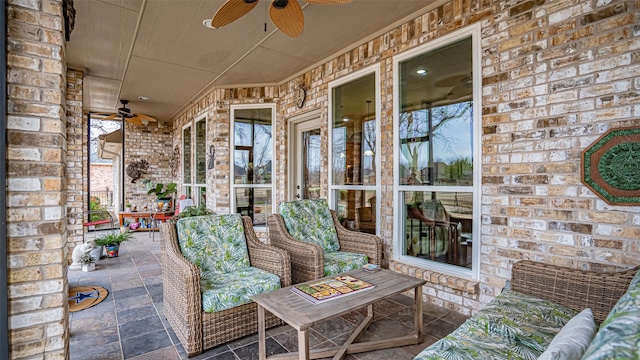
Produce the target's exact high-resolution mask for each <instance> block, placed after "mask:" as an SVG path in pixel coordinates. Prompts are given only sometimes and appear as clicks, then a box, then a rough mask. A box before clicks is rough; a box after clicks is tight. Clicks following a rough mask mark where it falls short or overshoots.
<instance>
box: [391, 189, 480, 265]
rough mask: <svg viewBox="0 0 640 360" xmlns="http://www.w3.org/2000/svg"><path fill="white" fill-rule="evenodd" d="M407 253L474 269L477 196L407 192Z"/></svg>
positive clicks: (462, 193) (453, 193) (405, 222)
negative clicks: (474, 211) (475, 201)
mask: <svg viewBox="0 0 640 360" xmlns="http://www.w3.org/2000/svg"><path fill="white" fill-rule="evenodd" d="M402 213H403V216H402V219H403V221H404V254H405V255H410V256H415V257H419V258H423V259H428V260H434V261H438V262H444V263H447V264H454V265H460V266H465V267H471V259H472V251H471V248H472V246H473V193H467V192H433V193H431V192H418V191H406V192H404V206H403V209H402Z"/></svg>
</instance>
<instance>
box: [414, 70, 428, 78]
mask: <svg viewBox="0 0 640 360" xmlns="http://www.w3.org/2000/svg"><path fill="white" fill-rule="evenodd" d="M416 74H418V75H420V76H426V75H427V69H418V70H416Z"/></svg>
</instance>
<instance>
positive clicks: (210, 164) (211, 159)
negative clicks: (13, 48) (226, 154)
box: [207, 145, 216, 170]
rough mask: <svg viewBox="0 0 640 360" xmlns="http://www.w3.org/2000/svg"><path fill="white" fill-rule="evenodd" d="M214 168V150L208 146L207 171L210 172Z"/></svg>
mask: <svg viewBox="0 0 640 360" xmlns="http://www.w3.org/2000/svg"><path fill="white" fill-rule="evenodd" d="M215 166H216V148H215V147H214V146H213V145H209V162H208V163H207V170H211V169H213V168H214V167H215Z"/></svg>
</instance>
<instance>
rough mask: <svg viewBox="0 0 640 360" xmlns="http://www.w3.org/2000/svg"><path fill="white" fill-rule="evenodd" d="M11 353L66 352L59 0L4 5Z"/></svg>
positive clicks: (60, 355)
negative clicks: (6, 32) (5, 10)
mask: <svg viewBox="0 0 640 360" xmlns="http://www.w3.org/2000/svg"><path fill="white" fill-rule="evenodd" d="M7 29H8V37H7V94H8V100H7V112H8V114H7V142H8V144H7V178H8V180H7V223H8V224H7V253H8V254H7V257H8V259H7V260H8V261H7V262H8V273H9V275H8V289H7V297H8V304H9V336H10V354H11V355H10V356H11V358H12V359H23V358H25V359H26V358H29V359H32V358H47V359H65V358H67V357H68V348H69V347H68V331H69V330H68V320H67V318H68V306H67V302H66V295H65V293H66V292H67V288H68V284H67V273H66V266H65V259H66V256H67V250H66V243H67V237H66V221H65V217H66V205H65V204H66V201H67V196H66V188H67V180H66V176H65V172H66V126H65V97H64V92H65V87H66V69H65V64H64V56H65V55H64V37H63V34H62V29H63V18H62V3H61V2H60V1H58V0H47V1H39V0H29V1H27V0H13V1H9V2H8V5H7Z"/></svg>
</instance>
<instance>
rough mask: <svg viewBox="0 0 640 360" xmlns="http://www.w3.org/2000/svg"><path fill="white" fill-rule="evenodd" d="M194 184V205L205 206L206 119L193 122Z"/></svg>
mask: <svg viewBox="0 0 640 360" xmlns="http://www.w3.org/2000/svg"><path fill="white" fill-rule="evenodd" d="M194 142H195V144H194V145H195V149H196V151H195V182H194V185H193V188H194V196H193V201H194V203H195V204H196V205H200V204H202V205H204V204H206V197H207V159H206V156H207V119H206V117H203V118H201V119H199V120H196V122H195V134H194Z"/></svg>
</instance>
